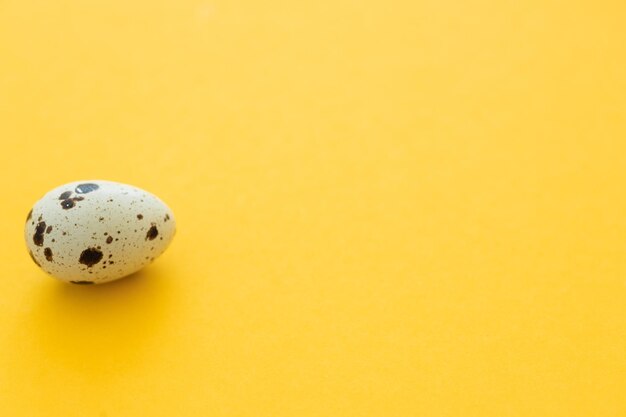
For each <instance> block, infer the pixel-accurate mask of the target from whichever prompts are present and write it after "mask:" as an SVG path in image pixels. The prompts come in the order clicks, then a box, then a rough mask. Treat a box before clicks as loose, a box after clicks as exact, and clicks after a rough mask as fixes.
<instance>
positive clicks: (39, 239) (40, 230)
mask: <svg viewBox="0 0 626 417" xmlns="http://www.w3.org/2000/svg"><path fill="white" fill-rule="evenodd" d="M45 231H46V222H39V223H37V227H35V234H34V235H33V242H35V245H37V246H43V234H44V232H45Z"/></svg>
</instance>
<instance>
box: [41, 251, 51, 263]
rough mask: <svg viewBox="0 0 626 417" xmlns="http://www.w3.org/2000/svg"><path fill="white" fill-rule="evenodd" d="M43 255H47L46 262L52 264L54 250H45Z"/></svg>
mask: <svg viewBox="0 0 626 417" xmlns="http://www.w3.org/2000/svg"><path fill="white" fill-rule="evenodd" d="M43 254H44V255H46V261H48V262H52V249H50V248H45V249H44V250H43Z"/></svg>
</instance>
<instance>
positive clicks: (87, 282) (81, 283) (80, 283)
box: [70, 281, 93, 285]
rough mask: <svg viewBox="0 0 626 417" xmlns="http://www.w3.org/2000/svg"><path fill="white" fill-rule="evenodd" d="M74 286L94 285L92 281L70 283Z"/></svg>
mask: <svg viewBox="0 0 626 417" xmlns="http://www.w3.org/2000/svg"><path fill="white" fill-rule="evenodd" d="M70 282H71V283H72V284H76V285H89V284H93V282H92V281H70Z"/></svg>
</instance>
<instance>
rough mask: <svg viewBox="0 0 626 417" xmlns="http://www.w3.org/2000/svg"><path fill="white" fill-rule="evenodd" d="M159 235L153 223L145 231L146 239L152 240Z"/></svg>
mask: <svg viewBox="0 0 626 417" xmlns="http://www.w3.org/2000/svg"><path fill="white" fill-rule="evenodd" d="M158 235H159V229H157V227H156V225H155V224H154V223H153V224H152V227H150V229H148V233H146V240H148V239H150V240H154V239H155V238H156V237H157V236H158Z"/></svg>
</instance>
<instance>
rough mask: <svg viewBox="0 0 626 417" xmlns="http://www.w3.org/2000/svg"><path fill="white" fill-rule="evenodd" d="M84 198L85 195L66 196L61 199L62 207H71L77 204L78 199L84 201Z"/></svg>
mask: <svg viewBox="0 0 626 417" xmlns="http://www.w3.org/2000/svg"><path fill="white" fill-rule="evenodd" d="M84 199H85V197H74V198H66V199H65V200H63V201H61V207H63V209H65V210H67V209H71V208H72V207H74V206H75V205H76V201H83V200H84Z"/></svg>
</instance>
